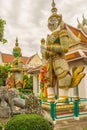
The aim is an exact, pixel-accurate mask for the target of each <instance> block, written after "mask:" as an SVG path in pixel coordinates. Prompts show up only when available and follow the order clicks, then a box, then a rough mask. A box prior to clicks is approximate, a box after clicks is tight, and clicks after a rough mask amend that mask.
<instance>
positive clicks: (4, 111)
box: [0, 106, 11, 118]
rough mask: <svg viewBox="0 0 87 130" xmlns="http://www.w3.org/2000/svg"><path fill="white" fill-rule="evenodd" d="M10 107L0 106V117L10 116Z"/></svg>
mask: <svg viewBox="0 0 87 130" xmlns="http://www.w3.org/2000/svg"><path fill="white" fill-rule="evenodd" d="M10 113H11V112H10V108H9V107H7V106H5V107H0V118H8V117H10Z"/></svg>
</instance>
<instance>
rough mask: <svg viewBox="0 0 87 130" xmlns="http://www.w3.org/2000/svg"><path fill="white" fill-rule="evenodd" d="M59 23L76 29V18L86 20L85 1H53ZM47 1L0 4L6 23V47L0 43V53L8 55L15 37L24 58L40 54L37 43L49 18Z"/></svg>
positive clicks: (15, 0) (1, 1)
mask: <svg viewBox="0 0 87 130" xmlns="http://www.w3.org/2000/svg"><path fill="white" fill-rule="evenodd" d="M55 3H56V7H57V8H58V12H59V13H61V14H62V15H63V20H64V21H65V22H66V23H68V24H70V25H72V26H76V25H77V17H78V18H79V20H82V14H83V13H84V15H85V17H87V11H86V10H87V7H86V6H87V0H78V1H76V0H73V1H70V0H55ZM50 10H51V0H7V1H6V0H0V16H1V17H2V18H3V19H4V20H6V23H7V24H6V26H5V37H6V38H7V40H8V43H7V44H5V45H2V44H1V43H0V51H2V52H4V53H10V54H12V49H13V47H14V46H15V39H16V37H18V38H19V46H20V47H21V49H22V54H23V55H24V56H31V55H33V54H34V53H36V52H39V50H40V40H41V38H43V37H46V35H47V32H49V31H48V28H47V19H48V17H49V16H50V15H51V11H50Z"/></svg>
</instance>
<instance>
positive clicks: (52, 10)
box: [51, 0, 57, 14]
mask: <svg viewBox="0 0 87 130" xmlns="http://www.w3.org/2000/svg"><path fill="white" fill-rule="evenodd" d="M51 5H52V9H51V12H52V13H53V14H54V13H57V8H56V7H55V5H56V4H55V2H54V0H53V1H52V4H51Z"/></svg>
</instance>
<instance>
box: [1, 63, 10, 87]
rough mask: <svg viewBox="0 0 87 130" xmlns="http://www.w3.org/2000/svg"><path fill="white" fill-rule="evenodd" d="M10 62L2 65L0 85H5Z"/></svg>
mask: <svg viewBox="0 0 87 130" xmlns="http://www.w3.org/2000/svg"><path fill="white" fill-rule="evenodd" d="M9 69H10V64H5V65H0V86H2V85H5V83H6V79H7V76H8V71H9Z"/></svg>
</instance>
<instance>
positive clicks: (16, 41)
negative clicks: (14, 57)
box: [15, 37, 18, 46]
mask: <svg viewBox="0 0 87 130" xmlns="http://www.w3.org/2000/svg"><path fill="white" fill-rule="evenodd" d="M15 45H16V46H18V37H16V43H15Z"/></svg>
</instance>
